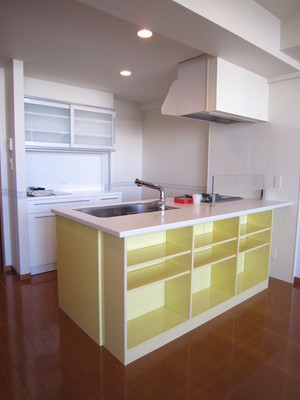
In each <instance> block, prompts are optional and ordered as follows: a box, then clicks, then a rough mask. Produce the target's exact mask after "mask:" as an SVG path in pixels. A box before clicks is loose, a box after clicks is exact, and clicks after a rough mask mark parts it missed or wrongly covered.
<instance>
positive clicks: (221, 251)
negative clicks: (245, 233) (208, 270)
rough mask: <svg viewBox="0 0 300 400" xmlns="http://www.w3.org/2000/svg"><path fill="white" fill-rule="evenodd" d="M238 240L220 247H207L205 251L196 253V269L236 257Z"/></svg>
mask: <svg viewBox="0 0 300 400" xmlns="http://www.w3.org/2000/svg"><path fill="white" fill-rule="evenodd" d="M236 252H237V240H233V241H230V242H228V243H224V244H221V245H218V246H211V247H210V248H207V247H205V249H204V250H200V251H197V252H195V254H194V268H202V267H203V266H205V265H209V264H215V263H218V262H221V261H225V260H228V259H230V258H234V257H236Z"/></svg>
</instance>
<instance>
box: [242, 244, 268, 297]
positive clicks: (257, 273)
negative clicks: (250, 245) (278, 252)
mask: <svg viewBox="0 0 300 400" xmlns="http://www.w3.org/2000/svg"><path fill="white" fill-rule="evenodd" d="M269 260H270V246H264V247H261V248H258V249H256V250H253V251H249V252H246V253H241V254H239V256H238V267H237V294H239V293H241V292H243V291H245V290H247V289H250V288H251V287H253V286H255V285H258V284H259V283H261V282H263V281H265V280H266V279H268V275H269Z"/></svg>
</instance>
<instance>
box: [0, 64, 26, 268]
mask: <svg viewBox="0 0 300 400" xmlns="http://www.w3.org/2000/svg"><path fill="white" fill-rule="evenodd" d="M23 81H24V80H23V61H19V60H12V61H11V62H10V63H9V64H8V65H7V66H6V68H5V102H6V106H5V110H6V130H7V135H6V137H7V138H11V139H12V143H13V145H12V150H11V151H9V153H8V156H7V158H8V159H9V163H8V165H7V166H6V171H3V173H6V174H7V182H8V194H9V219H10V238H9V237H8V236H7V232H4V235H5V240H10V246H11V261H12V266H13V267H14V269H15V270H16V272H17V273H18V274H20V275H26V274H28V273H29V249H28V230H27V214H26V210H27V208H26V173H25V136H24V85H23ZM6 149H7V148H6Z"/></svg>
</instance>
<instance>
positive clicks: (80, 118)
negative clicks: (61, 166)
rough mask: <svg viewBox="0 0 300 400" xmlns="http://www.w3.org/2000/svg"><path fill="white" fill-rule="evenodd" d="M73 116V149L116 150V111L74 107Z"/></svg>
mask: <svg viewBox="0 0 300 400" xmlns="http://www.w3.org/2000/svg"><path fill="white" fill-rule="evenodd" d="M71 115H72V118H71V121H72V123H73V124H74V127H73V130H72V131H73V135H72V147H76V148H93V149H99V148H101V149H108V150H109V149H112V148H114V144H115V137H114V136H115V135H114V131H115V129H114V124H115V112H114V111H111V110H104V109H103V110H99V109H95V108H92V107H83V106H73V105H72V106H71Z"/></svg>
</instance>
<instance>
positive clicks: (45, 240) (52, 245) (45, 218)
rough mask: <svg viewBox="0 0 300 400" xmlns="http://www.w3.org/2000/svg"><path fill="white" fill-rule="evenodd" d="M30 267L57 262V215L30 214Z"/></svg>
mask: <svg viewBox="0 0 300 400" xmlns="http://www.w3.org/2000/svg"><path fill="white" fill-rule="evenodd" d="M28 234H29V262H30V267H36V266H41V265H45V264H51V263H55V262H56V232H55V215H54V214H52V213H39V214H29V215H28Z"/></svg>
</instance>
